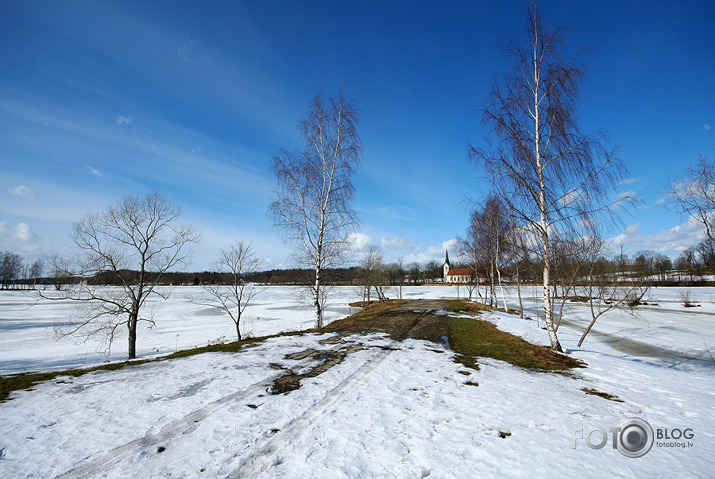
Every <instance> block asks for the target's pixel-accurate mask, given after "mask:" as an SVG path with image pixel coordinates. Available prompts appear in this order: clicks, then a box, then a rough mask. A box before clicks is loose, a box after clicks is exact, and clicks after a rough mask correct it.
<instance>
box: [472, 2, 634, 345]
mask: <svg viewBox="0 0 715 479" xmlns="http://www.w3.org/2000/svg"><path fill="white" fill-rule="evenodd" d="M525 33H526V34H525V36H524V38H522V39H521V40H520V41H516V42H513V43H511V44H510V45H508V46H507V47H506V48H505V52H506V54H507V55H508V57H509V59H510V60H511V63H512V65H513V69H512V70H511V71H510V72H508V73H506V74H505V75H503V76H501V77H498V78H497V79H496V80H495V82H494V85H493V87H492V93H491V98H490V101H489V102H488V103H487V105H486V106H485V107H484V108H483V109H482V122H483V124H484V125H485V126H486V127H488V129H489V130H490V132H491V135H490V136H489V137H488V138H487V139H486V141H485V146H474V145H470V148H469V151H470V157H471V158H472V159H473V160H474V161H475V162H476V163H477V164H478V165H481V166H483V167H484V169H485V170H486V172H487V174H488V176H489V178H490V181H491V183H492V185H493V188H494V190H495V191H496V192H497V194H498V195H499V196H500V197H501V199H502V200H503V201H504V202H505V203H506V205H507V211H509V214H510V215H512V222H513V223H514V224H515V225H526V227H527V228H528V229H529V230H530V232H531V234H533V235H534V236H535V237H536V238H537V239H538V247H537V248H536V253H537V254H538V256H539V257H540V259H541V262H542V264H543V303H544V319H545V322H546V327H547V331H548V334H549V339H550V342H551V346H552V348H553V349H555V350H557V351H562V348H561V344H560V343H559V340H558V337H557V335H556V330H555V328H554V324H553V311H552V300H551V288H550V285H551V271H552V264H551V261H552V252H551V244H552V241H551V239H552V236H553V235H555V233H556V232H558V231H562V232H563V231H567V230H571V231H575V230H579V229H585V230H588V229H589V227H590V226H591V225H595V224H596V223H595V222H596V220H597V218H600V219H599V220H600V221H603V220H605V219H609V220H610V219H613V217H610V216H609V214H608V213H609V212H611V211H612V209H611V207H612V206H614V203H618V204H620V203H621V202H627V201H631V200H633V198H631V197H630V196H628V195H625V196H616V197H611V195H612V194H613V193H615V189H616V187H617V186H618V183H619V181H620V180H621V179H622V178H623V177H624V176H625V174H626V170H625V167H624V166H623V164H622V163H621V162H620V160H619V159H618V158H617V156H616V150H615V149H611V148H610V147H609V146H608V144H607V141H606V135H605V133H604V132H603V131H597V132H595V133H591V134H583V133H581V131H580V129H579V127H578V124H577V115H576V107H575V106H576V102H577V100H578V99H579V85H580V83H581V81H582V80H583V78H584V69H583V66H582V65H581V64H580V63H578V62H577V61H575V60H569V59H567V58H565V57H564V55H563V50H564V47H565V44H564V40H563V38H562V36H561V34H560V32H559V30H554V31H549V30H548V29H547V28H546V27H545V26H544V25H543V23H542V20H541V17H540V14H539V11H538V9H537V8H536V6H534V8H530V9H529V11H528V15H527V28H526V32H525ZM493 140H495V141H493Z"/></svg>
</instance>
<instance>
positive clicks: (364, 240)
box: [348, 232, 375, 253]
mask: <svg viewBox="0 0 715 479" xmlns="http://www.w3.org/2000/svg"><path fill="white" fill-rule="evenodd" d="M348 243H349V244H350V247H351V250H352V251H353V252H356V253H365V252H366V251H367V250H368V249H370V248H371V247H372V246H374V245H375V241H374V240H373V239H372V236H370V235H368V234H365V233H359V232H358V233H350V234H349V235H348Z"/></svg>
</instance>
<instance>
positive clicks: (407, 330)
mask: <svg viewBox="0 0 715 479" xmlns="http://www.w3.org/2000/svg"><path fill="white" fill-rule="evenodd" d="M446 308H447V301H444V300H414V301H410V302H407V303H405V304H402V305H400V306H397V307H396V308H394V309H391V310H389V311H386V312H385V313H384V314H382V315H380V319H377V318H375V319H373V320H364V321H358V322H357V323H356V322H352V321H345V320H342V321H344V322H343V324H342V325H339V324H335V323H339V321H336V322H335V323H333V324H332V326H333V329H335V330H337V331H342V332H343V333H354V332H355V329H356V327H357V328H358V329H359V328H360V327H364V328H366V329H365V330H367V331H372V330H374V329H378V330H382V331H384V332H389V333H390V334H391V335H392V337H393V340H392V341H391V342H390V344H389V345H388V346H385V347H382V348H381V349H382V350H381V351H380V352H378V353H377V354H376V355H374V356H372V357H371V358H369V359H368V360H367V361H365V362H364V363H363V364H362V365H361V366H360V367H359V368H358V369H357V370H356V371H355V372H353V373H352V374H351V375H349V376H348V377H346V378H345V379H344V380H343V381H341V382H340V383H339V384H338V385H337V386H335V387H334V388H333V389H331V390H330V391H328V392H326V394H325V395H324V396H323V398H322V399H320V400H319V401H318V402H316V403H315V404H314V405H313V406H312V407H310V408H309V409H308V410H307V411H305V412H304V413H303V414H302V415H301V416H299V417H296V418H294V419H293V420H292V421H291V422H290V424H289V426H288V427H286V428H285V429H283V430H282V431H280V432H279V433H278V434H276V435H275V436H273V437H272V438H271V439H270V440H269V441H268V442H267V443H266V444H264V445H263V446H262V447H258V448H255V449H254V450H253V451H252V452H251V453H250V454H248V455H247V456H245V457H243V458H242V459H241V462H240V464H239V465H238V467H236V468H235V469H234V470H233V471H232V472H231V473H230V474H229V475H228V477H230V478H252V477H257V476H259V475H260V474H262V473H263V472H265V471H266V469H267V468H268V467H269V466H270V465H271V464H273V463H274V461H275V456H276V455H277V454H278V453H279V451H280V449H281V447H283V446H285V445H287V444H289V443H291V442H292V441H294V440H295V439H296V438H297V437H299V436H300V435H301V434H303V433H304V432H305V431H307V430H309V426H310V425H311V424H312V423H313V422H314V421H315V420H316V419H317V418H319V417H320V416H321V415H322V414H324V413H325V411H326V410H329V409H330V407H331V406H332V405H333V404H335V403H336V402H337V401H338V400H340V398H342V397H344V395H346V394H349V391H350V389H351V388H353V387H356V386H357V385H359V384H360V382H361V380H362V379H364V378H365V377H367V376H368V375H369V374H370V373H371V372H372V371H374V370H375V368H377V367H378V366H379V364H380V363H382V361H384V360H385V358H387V357H388V356H389V355H390V354H392V353H393V352H394V351H397V350H399V343H400V341H402V340H404V339H406V338H410V337H414V338H419V339H426V337H431V338H434V337H436V338H438V340H439V341H441V340H442V339H443V338H444V337H446V322H445V321H444V318H443V317H444V315H445V314H446ZM347 319H350V318H347ZM380 323H382V324H380ZM443 332H444V334H442V333H443Z"/></svg>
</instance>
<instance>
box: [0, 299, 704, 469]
mask: <svg viewBox="0 0 715 479" xmlns="http://www.w3.org/2000/svg"><path fill="white" fill-rule="evenodd" d="M200 291H201V290H200V289H199V288H187V289H184V288H181V289H176V290H174V292H173V294H172V297H171V300H170V301H169V302H167V303H164V304H161V305H158V304H157V307H156V312H155V320H156V326H155V328H154V329H151V330H146V331H143V330H142V331H140V333H139V352H140V354H141V355H143V356H147V355H155V354H161V353H166V352H170V351H173V350H174V349H176V348H177V347H178V348H179V349H181V348H183V347H189V346H193V345H203V344H206V343H207V342H209V341H214V340H216V339H218V338H221V337H225V339H226V340H232V339H233V334H235V333H234V331H233V325H232V323H231V321H230V320H228V319H225V318H222V317H219V316H217V315H216V314H214V312H213V311H209V310H206V308H202V307H199V306H195V305H192V304H191V303H189V302H188V301H187V300H186V297H187V295H189V294H197V293H198V292H200ZM294 292H295V291H294V290H293V289H292V288H286V287H271V288H268V289H267V290H266V291H265V292H264V293H263V295H262V296H260V297H258V298H257V301H256V303H255V304H254V306H253V308H251V309H250V310H249V312H248V313H249V317H251V318H253V319H254V320H253V334H254V335H264V334H268V333H273V332H278V331H281V330H295V329H305V328H308V327H310V326H311V325H312V317H311V311H310V310H300V309H297V303H296V302H295V297H294ZM713 292H714V291H713V290H712V289H693V291H692V293H693V297H694V298H695V299H697V300H698V304H700V305H701V306H700V307H697V308H687V309H686V308H685V307H683V305H682V304H680V303H679V297H680V292H679V290H678V289H677V288H663V289H655V290H653V291H652V293H651V298H650V299H649V301H648V302H649V303H650V302H654V303H657V304H658V306H648V307H647V308H645V309H643V312H642V315H641V317H640V318H632V317H630V316H628V315H624V314H621V313H620V312H618V311H616V312H613V313H610V314H609V315H607V316H604V317H602V318H601V319H599V322H598V323H597V324H596V327H595V329H596V330H598V333H596V334H594V333H592V334H593V335H592V336H589V337H588V338H587V339H586V342H585V343H584V345H583V347H582V348H577V347H576V343H577V341H578V338H579V336H580V329H579V328H580V326H581V325H583V323H585V322H586V320H587V318H588V311H587V309H586V308H585V307H584V306H583V305H569V306H568V307H567V308H568V309H567V310H566V314H565V320H568V321H569V324H566V325H564V326H562V329H561V330H560V331H559V336H560V339H561V341H562V343H563V345H564V347H565V348H566V349H567V350H569V353H570V354H571V355H573V356H575V357H577V358H579V359H582V360H584V361H586V362H587V363H588V364H589V367H588V368H586V369H583V370H577V372H576V378H571V377H566V376H561V375H557V374H545V373H536V372H531V371H525V370H522V369H520V368H516V367H513V366H511V365H509V364H506V363H503V362H500V361H495V360H491V359H482V360H480V361H479V362H480V369H479V370H478V371H465V368H464V367H462V366H461V365H459V364H456V363H455V362H454V361H453V360H452V352H451V351H450V350H448V349H447V348H446V347H445V346H444V345H442V344H434V343H428V342H424V341H417V340H406V341H403V342H396V341H392V340H390V339H389V338H386V337H384V336H381V335H371V336H361V337H358V336H352V337H348V338H345V339H344V342H342V343H335V342H333V341H331V340H330V335H329V334H321V335H318V334H311V335H303V336H290V337H281V338H274V339H270V340H267V341H265V342H263V343H261V344H259V345H257V346H255V347H252V348H249V349H245V350H244V351H242V352H240V353H234V354H231V353H222V354H219V353H211V354H203V355H198V356H192V357H190V358H185V359H179V360H173V361H165V362H160V363H148V364H144V365H141V366H137V367H135V368H131V369H126V368H125V369H122V370H118V371H110V372H97V373H91V374H88V375H85V376H81V377H77V378H69V377H65V378H58V379H56V380H55V381H50V382H47V383H43V384H41V385H39V386H37V387H36V388H35V390H33V391H21V392H17V393H14V394H13V396H12V397H13V399H12V400H10V401H7V402H5V403H1V404H0V415H1V417H2V418H3V420H2V421H1V422H0V477H28V476H33V477H55V476H61V477H97V476H101V477H168V476H174V477H258V476H261V477H316V478H323V477H324V478H335V477H366V478H367V477H460V478H461V477H524V478H532V477H550V476H551V477H559V476H566V477H572V476H575V475H578V476H579V477H594V478H596V477H598V478H600V477H663V476H667V477H703V478H704V477H712V471H713V470H715V459H714V458H713V456H712V451H713V450H715V435H714V434H713V431H715V415H714V414H713V410H714V409H715V367H714V366H713V363H712V361H711V358H710V355H709V353H708V351H707V348H706V346H705V344H707V345H708V346H709V347H711V348H712V347H713V345H714V344H715V314H714V313H715V305H713V303H712V295H713ZM534 293H538V290H535V291H534ZM463 294H464V291H463V290H460V295H463ZM529 295H531V293H529ZM356 296H357V293H356V292H355V290H353V289H351V288H339V289H338V290H337V291H336V293H335V294H334V296H333V299H332V301H331V307H330V319H336V318H338V317H341V316H344V315H346V314H349V312H350V310H349V308H347V307H346V306H345V305H346V304H347V302H349V301H352V300H355V299H356ZM404 296H405V297H407V298H440V297H455V296H457V290H456V288H447V287H436V286H435V287H415V288H405V290H404ZM508 299H509V300H510V301H512V302H513V304H511V306H513V305H514V304H515V302H516V299H515V294H514V291H509V292H508ZM28 301H29V300H28V297H27V296H25V295H23V294H22V293H17V292H11V293H3V294H2V295H0V318H1V323H0V324H2V329H0V342H1V343H0V344H1V347H2V350H1V351H0V361H1V363H2V367H3V370H4V371H5V372H6V373H7V372H13V371H18V370H21V369H31V370H35V369H47V368H52V367H58V366H63V365H75V364H81V363H85V364H88V363H91V362H93V361H101V360H103V359H104V357H103V356H102V355H95V354H94V353H93V351H94V349H93V347H92V346H90V345H88V344H85V345H81V346H76V345H74V344H73V343H72V342H71V341H69V340H68V339H61V340H55V339H54V338H53V334H52V324H53V322H56V321H63V320H67V318H70V317H71V315H70V309H69V307H68V306H67V305H62V306H61V307H58V305H57V304H56V303H52V304H49V305H48V304H45V303H40V304H38V305H37V306H34V307H32V308H29V304H28ZM30 302H31V301H30ZM533 306H534V305H533V303H528V304H527V307H529V308H532V307H533ZM533 316H534V314H533V313H532V317H533ZM482 317H483V318H486V319H488V320H490V321H492V322H494V323H495V324H497V325H498V326H499V327H500V328H502V329H504V330H507V331H510V332H512V333H514V334H519V335H521V336H523V337H524V338H526V339H528V340H530V341H532V342H536V343H540V344H546V343H547V337H546V333H545V331H543V330H542V329H540V328H539V327H538V323H537V321H535V320H521V319H519V318H518V317H514V316H511V315H506V314H503V313H489V314H485V315H482ZM325 340H328V341H325ZM95 347H96V346H95ZM81 348H86V349H81ZM125 348H126V345H125V344H124V342H123V341H119V342H118V343H117V345H116V347H115V348H114V352H113V354H112V359H121V358H122V357H123V355H124V354H125ZM311 348H312V349H315V350H318V351H327V350H334V351H335V350H342V349H345V348H352V349H351V351H352V352H351V353H350V354H347V356H346V358H345V360H344V361H343V362H341V363H339V364H337V365H336V366H334V367H332V368H330V369H329V370H327V371H326V372H324V373H323V374H320V375H318V376H315V377H309V378H305V379H303V381H302V383H301V384H302V387H301V388H299V389H297V390H295V391H292V392H289V393H286V394H278V395H271V394H269V392H268V389H269V388H270V385H271V382H272V379H273V378H275V377H276V375H278V374H280V373H281V372H280V370H279V369H277V368H290V369H292V370H294V371H305V370H309V369H310V368H311V367H313V366H315V364H316V360H314V359H311V358H303V359H299V358H297V357H295V358H292V359H288V358H286V355H287V354H289V353H300V352H301V351H305V350H307V349H311ZM465 372H466V373H467V374H463V373H465ZM475 383H478V386H475V385H474V384H475ZM583 388H589V389H594V390H597V391H601V392H606V393H609V394H612V395H615V396H616V397H617V398H619V399H620V400H621V401H623V402H616V401H610V400H606V399H603V398H601V397H597V396H594V395H588V394H586V393H584V392H583V391H582V389H583ZM632 417H638V418H642V419H644V420H646V421H648V423H649V424H650V425H651V426H652V428H653V429H654V430H655V431H658V430H661V431H666V432H668V431H669V434H671V435H672V433H673V432H674V431H675V430H678V431H680V432H681V433H682V432H683V431H685V430H690V431H691V432H692V437H691V438H690V439H688V440H685V439H682V438H681V439H679V440H677V441H672V440H671V441H665V440H660V441H656V443H655V444H654V446H653V448H652V450H651V451H650V452H648V453H647V454H646V455H645V456H643V457H641V458H637V459H631V458H626V457H624V456H623V455H622V454H621V453H620V452H618V451H617V450H615V449H612V447H611V442H610V439H609V442H608V444H607V447H604V448H602V449H591V448H589V447H588V446H587V445H586V444H585V442H584V440H583V439H576V440H574V438H575V437H578V436H577V435H576V434H575V433H574V429H575V428H582V429H581V431H583V432H588V431H589V430H591V429H593V428H597V427H598V428H602V429H603V430H605V431H609V428H610V427H615V426H617V425H618V424H619V423H621V422H622V421H623V420H624V419H627V418H632ZM592 439H593V440H594V442H598V440H599V439H600V437H599V436H598V434H595V435H594V436H593V437H592Z"/></svg>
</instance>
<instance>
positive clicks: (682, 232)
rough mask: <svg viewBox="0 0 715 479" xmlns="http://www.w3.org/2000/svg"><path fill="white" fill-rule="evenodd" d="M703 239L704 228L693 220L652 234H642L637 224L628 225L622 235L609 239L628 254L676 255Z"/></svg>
mask: <svg viewBox="0 0 715 479" xmlns="http://www.w3.org/2000/svg"><path fill="white" fill-rule="evenodd" d="M704 238H705V228H704V227H703V225H702V223H700V222H699V221H697V220H695V219H694V218H690V219H688V221H687V222H685V223H683V224H680V225H677V226H674V227H672V228H670V229H667V230H662V231H660V232H659V233H654V234H646V235H644V234H642V233H641V226H640V224H639V223H636V224H633V225H630V226H629V227H627V228H626V229H625V230H624V231H623V233H621V234H620V235H618V236H616V237H614V238H612V239H611V242H612V244H613V245H614V247H618V246H619V245H624V246H625V247H626V248H627V250H628V252H631V253H633V252H636V251H639V250H652V251H655V252H657V253H664V254H671V255H675V254H678V253H680V252H682V251H684V250H686V249H687V248H689V247H691V246H695V245H696V244H698V243H699V242H700V241H702V240H703V239H704Z"/></svg>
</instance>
